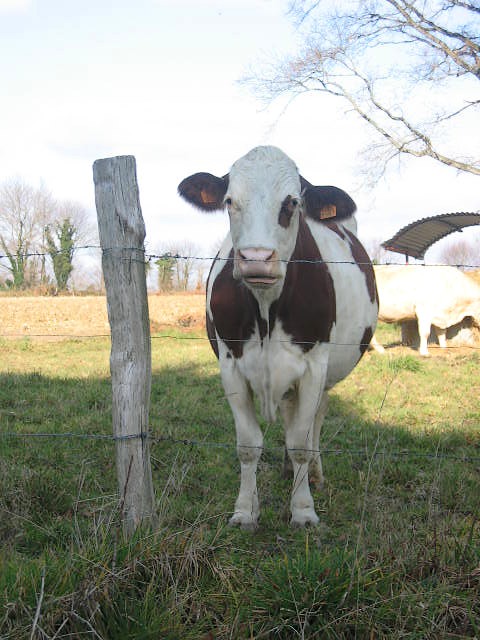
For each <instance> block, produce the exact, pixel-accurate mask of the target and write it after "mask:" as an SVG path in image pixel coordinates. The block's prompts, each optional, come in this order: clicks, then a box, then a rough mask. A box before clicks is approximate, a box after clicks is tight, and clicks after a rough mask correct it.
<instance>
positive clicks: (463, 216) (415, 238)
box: [382, 212, 480, 260]
mask: <svg viewBox="0 0 480 640" xmlns="http://www.w3.org/2000/svg"><path fill="white" fill-rule="evenodd" d="M476 224H480V213H465V212H460V213H444V214H441V215H439V216H431V217H430V218H422V219H421V220H417V221H416V222H412V223H411V224H409V225H407V226H406V227H403V229H400V231H398V232H397V233H396V234H395V235H394V236H393V238H390V240H385V242H382V247H384V248H385V249H387V250H388V251H395V252H396V253H403V254H404V255H408V256H411V257H412V258H417V259H418V260H421V259H423V257H424V256H425V252H426V251H427V249H429V248H430V247H431V246H432V244H435V242H437V241H438V240H441V239H442V238H444V237H445V236H448V234H450V233H453V232H454V231H462V229H463V228H464V227H470V226H473V225H476Z"/></svg>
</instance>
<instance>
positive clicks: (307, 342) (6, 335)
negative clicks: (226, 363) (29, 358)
mask: <svg viewBox="0 0 480 640" xmlns="http://www.w3.org/2000/svg"><path fill="white" fill-rule="evenodd" d="M110 337H111V335H110V334H109V333H98V334H89V335H76V334H71V333H0V339H2V338H70V339H72V340H83V339H91V340H93V339H96V338H110ZM150 340H198V341H204V342H207V341H209V340H210V338H208V337H207V336H187V335H180V336H173V335H163V336H159V335H153V336H150ZM214 340H215V341H216V338H214ZM221 340H222V341H224V342H241V343H244V342H245V340H243V339H241V338H221ZM264 341H265V338H264V339H263V340H262V339H261V338H260V339H258V340H254V339H252V338H249V342H254V343H257V344H263V342H264ZM269 342H270V343H272V344H296V345H312V346H315V345H316V344H318V343H317V342H315V341H310V340H277V339H273V340H272V339H270V338H269ZM326 344H329V345H332V346H335V347H365V348H368V347H369V346H370V344H371V343H370V342H360V343H359V342H330V341H329V342H328V343H326ZM428 348H429V349H433V350H435V349H441V350H442V351H447V350H449V349H450V350H452V349H471V350H472V351H479V350H480V346H477V345H472V344H463V345H447V346H445V347H441V346H440V345H438V344H429V345H428Z"/></svg>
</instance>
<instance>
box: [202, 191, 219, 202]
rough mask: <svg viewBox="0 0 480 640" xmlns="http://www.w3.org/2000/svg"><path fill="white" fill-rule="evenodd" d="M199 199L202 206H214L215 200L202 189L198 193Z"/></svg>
mask: <svg viewBox="0 0 480 640" xmlns="http://www.w3.org/2000/svg"><path fill="white" fill-rule="evenodd" d="M200 198H201V199H202V202H203V204H215V202H216V201H215V198H214V197H212V196H211V195H210V193H209V192H208V191H206V190H205V189H202V190H201V191H200Z"/></svg>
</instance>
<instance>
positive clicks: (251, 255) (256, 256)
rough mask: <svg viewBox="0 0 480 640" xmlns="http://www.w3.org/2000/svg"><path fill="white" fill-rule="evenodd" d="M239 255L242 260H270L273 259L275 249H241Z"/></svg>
mask: <svg viewBox="0 0 480 640" xmlns="http://www.w3.org/2000/svg"><path fill="white" fill-rule="evenodd" d="M238 253H239V256H240V259H241V260H246V261H252V260H253V261H255V262H269V261H271V260H273V254H274V253H275V251H272V249H253V248H250V249H240V250H239V252H238Z"/></svg>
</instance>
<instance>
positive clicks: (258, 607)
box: [0, 340, 480, 640]
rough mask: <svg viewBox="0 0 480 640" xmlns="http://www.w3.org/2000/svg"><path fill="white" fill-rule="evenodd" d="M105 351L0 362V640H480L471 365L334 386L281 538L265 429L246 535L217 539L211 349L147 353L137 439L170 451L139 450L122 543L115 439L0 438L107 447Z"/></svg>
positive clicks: (372, 372)
mask: <svg viewBox="0 0 480 640" xmlns="http://www.w3.org/2000/svg"><path fill="white" fill-rule="evenodd" d="M108 350H109V344H108V342H107V341H106V340H105V341H100V340H99V341H96V342H95V345H94V346H92V342H91V341H87V340H85V341H75V342H74V343H73V342H71V343H51V344H43V343H36V342H33V341H32V342H31V345H30V348H29V352H28V355H29V357H28V363H27V361H26V359H25V355H24V352H23V351H22V345H21V344H19V343H14V342H9V344H8V348H6V349H5V351H4V352H3V361H2V366H3V369H4V373H3V374H1V376H0V430H1V433H3V435H0V541H1V551H0V637H1V638H2V640H3V639H5V640H14V639H15V640H17V639H19V638H20V639H22V638H26V639H28V638H32V639H33V638H35V639H36V638H42V639H43V640H53V639H54V638H55V639H57V638H58V639H60V638H67V637H68V638H72V637H73V638H79V637H83V636H85V637H91V638H102V639H104V640H116V639H119V640H120V639H122V640H124V639H125V638H129V639H130V638H139V639H140V638H141V639H148V638H152V640H153V639H155V640H158V638H167V639H169V638H171V639H172V640H173V639H175V640H176V639H178V638H182V639H185V640H190V639H191V640H193V639H195V640H197V639H199V638H200V639H202V640H210V639H211V638H215V639H220V640H222V639H225V640H226V639H231V638H280V639H281V638H285V639H287V638H288V639H290V638H302V639H303V638H321V639H324V638H327V639H329V638H332V639H333V638H335V639H340V638H344V639H350V638H354V637H356V638H393V639H396V638H398V639H400V638H402V639H403V638H411V639H414V638H415V639H417V638H432V639H433V638H469V637H471V638H473V637H479V635H480V634H479V628H480V604H479V603H480V522H479V517H480V514H479V499H478V485H479V479H480V478H479V473H480V472H479V469H480V465H479V463H478V462H477V461H475V459H476V458H478V457H479V456H480V414H479V413H478V404H477V403H478V396H479V388H478V382H477V378H476V377H475V376H476V374H475V376H474V375H473V373H474V372H476V368H477V367H478V358H477V356H476V354H475V353H474V354H472V356H471V357H470V356H468V355H465V354H463V355H460V356H459V357H458V358H454V357H451V356H449V357H448V358H445V359H442V358H438V357H436V356H435V357H432V358H431V359H429V360H425V361H424V360H422V361H420V360H418V359H417V358H416V356H412V354H411V353H405V352H404V351H402V350H401V349H400V350H395V355H394V356H389V357H387V358H384V359H382V358H381V357H379V356H377V355H376V354H372V355H367V356H366V358H365V359H364V360H363V361H362V362H361V363H360V365H359V367H358V368H357V370H356V371H355V372H354V373H353V375H352V376H350V377H349V378H347V380H345V381H344V382H342V383H341V384H340V385H338V386H337V387H336V389H335V390H334V391H333V393H332V399H331V403H330V411H329V414H328V416H327V419H326V421H325V428H324V432H323V435H322V445H323V446H325V447H326V448H328V449H329V450H331V451H332V453H331V454H330V455H328V454H327V455H325V456H324V469H325V473H326V478H327V484H326V487H325V489H324V490H323V491H322V492H321V493H318V494H317V495H316V496H315V499H316V503H317V511H318V513H320V514H321V524H320V526H319V527H317V528H314V529H311V530H310V531H308V530H307V531H294V530H291V529H290V528H289V527H288V523H287V521H288V518H287V513H286V511H287V509H286V505H288V501H289V491H290V488H291V487H290V482H289V481H288V482H287V481H285V480H284V479H282V478H281V453H280V448H281V445H282V443H283V434H282V431H281V428H280V426H279V425H271V426H270V427H268V429H267V430H266V443H265V446H266V450H265V454H264V456H263V457H262V460H261V464H260V468H259V477H258V481H259V495H260V499H261V507H262V516H261V521H260V524H261V526H260V529H259V531H257V532H256V533H255V534H254V535H252V536H247V535H246V534H245V533H243V532H241V531H238V530H236V529H231V528H229V527H227V526H226V523H227V521H228V515H229V510H230V509H231V508H232V506H233V502H234V499H235V494H236V490H237V486H238V462H237V458H236V454H235V446H234V430H233V426H232V418H231V415H230V413H229V410H228V406H227V403H226V401H225V399H224V397H223V392H222V389H221V386H220V381H219V377H218V372H217V368H216V363H215V360H214V359H213V357H212V356H211V355H210V353H209V350H208V345H207V344H206V343H205V341H201V342H198V343H196V342H195V341H192V340H189V341H185V342H183V343H182V342H181V341H172V340H170V341H168V342H162V341H161V340H156V341H154V343H153V372H154V375H153V382H152V406H151V411H150V417H151V427H152V431H153V434H154V435H155V436H157V437H159V438H160V437H161V436H168V437H170V438H172V440H176V441H178V442H172V441H168V440H158V441H157V442H153V443H152V463H153V465H152V466H153V475H154V481H155V487H156V495H157V507H158V509H157V511H158V516H159V517H158V528H157V529H156V530H155V531H139V532H138V533H137V534H136V536H134V538H133V539H132V540H130V541H128V542H126V541H125V540H123V538H122V534H121V526H120V522H119V509H118V499H117V496H116V478H115V464H114V448H113V445H112V442H110V441H103V440H93V441H92V440H81V439H72V438H65V439H62V438H58V439H55V440H52V439H48V438H28V437H25V436H23V437H21V438H19V437H13V435H12V436H8V437H7V435H5V434H6V433H11V434H16V435H19V434H22V433H23V434H25V433H34V432H38V433H42V432H58V433H72V432H73V433H78V434H88V433H98V434H109V433H110V431H111V416H110V406H111V401H110V386H109V380H108V378H107V376H106V371H107V370H108ZM79 362H84V363H85V365H84V368H83V369H81V367H79V365H78V363H79ZM75 363H77V364H75ZM445 390H448V391H447V392H446V391H445ZM380 408H381V410H380ZM182 441H188V442H195V443H196V445H193V444H189V445H184V444H181V442H182ZM218 442H221V443H224V444H226V445H231V446H227V447H214V446H209V444H208V443H218ZM202 443H205V444H204V445H202ZM335 451H342V452H343V453H342V454H341V455H337V454H335V453H334V452H335ZM402 452H403V453H405V455H401V454H402ZM411 452H415V453H416V454H417V455H412V454H411ZM389 453H396V454H398V455H389ZM447 454H448V455H449V456H451V457H448V455H447ZM462 456H467V457H468V460H465V461H460V459H461V458H462Z"/></svg>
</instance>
